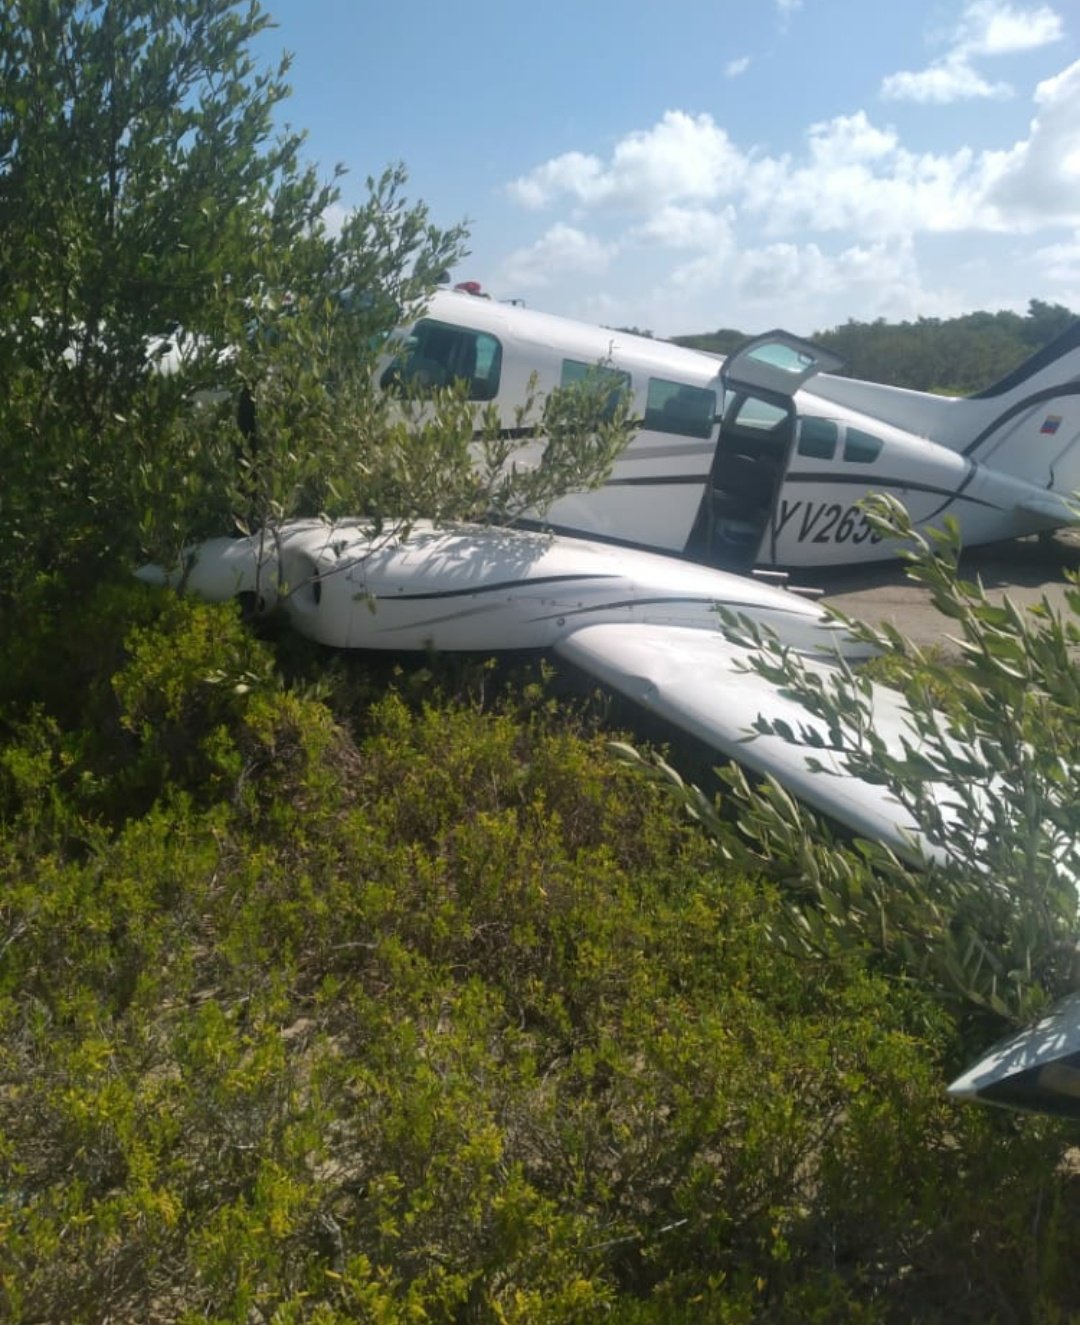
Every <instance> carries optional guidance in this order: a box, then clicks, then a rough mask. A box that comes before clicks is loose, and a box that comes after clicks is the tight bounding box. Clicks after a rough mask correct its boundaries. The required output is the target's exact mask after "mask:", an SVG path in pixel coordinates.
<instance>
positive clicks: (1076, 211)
mask: <svg viewBox="0 0 1080 1325" xmlns="http://www.w3.org/2000/svg"><path fill="white" fill-rule="evenodd" d="M1035 104H1036V106H1037V108H1038V113H1037V115H1036V116H1035V118H1034V119H1033V120H1032V121H1031V126H1030V132H1029V134H1028V137H1027V138H1026V139H1024V140H1023V141H1022V142H1019V143H1017V144H1016V145H1015V146H1014V147H1012V148H1011V149H1010V150H1009V151H1007V152H1000V153H993V154H988V156H987V159H986V173H987V177H988V187H987V198H988V201H989V202H990V203H992V204H993V206H994V207H995V208H996V209H997V211H998V213H999V215H1000V217H1001V220H1002V224H1004V225H1009V224H1011V225H1013V226H1015V227H1027V228H1030V227H1033V226H1037V225H1040V224H1046V223H1047V222H1050V221H1057V222H1061V223H1073V224H1080V60H1077V61H1076V62H1075V63H1073V64H1071V65H1069V67H1068V68H1067V69H1064V70H1062V72H1061V73H1059V74H1057V75H1055V76H1054V77H1053V78H1048V79H1046V80H1045V81H1044V82H1042V83H1040V84H1039V85H1038V87H1037V88H1036V89H1035Z"/></svg>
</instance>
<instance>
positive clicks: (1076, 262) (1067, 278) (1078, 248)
mask: <svg viewBox="0 0 1080 1325" xmlns="http://www.w3.org/2000/svg"><path fill="white" fill-rule="evenodd" d="M1030 261H1031V263H1032V264H1033V265H1034V266H1036V267H1038V268H1039V270H1040V271H1041V272H1042V273H1043V274H1044V275H1045V276H1046V278H1047V279H1048V280H1051V281H1055V282H1058V283H1059V284H1064V285H1071V286H1072V287H1073V288H1074V289H1077V288H1080V230H1077V231H1076V233H1075V234H1074V235H1073V237H1072V239H1071V240H1066V241H1065V242H1064V243H1062V244H1047V245H1046V246H1045V247H1044V248H1037V249H1036V250H1035V251H1034V252H1033V253H1032V254H1030Z"/></svg>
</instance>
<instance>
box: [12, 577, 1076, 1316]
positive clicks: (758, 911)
mask: <svg viewBox="0 0 1080 1325" xmlns="http://www.w3.org/2000/svg"><path fill="white" fill-rule="evenodd" d="M275 648H277V649H278V650H280V651H281V652H279V653H275ZM283 666H284V667H287V668H288V672H289V680H288V681H285V680H283V679H282V667H283ZM0 675H2V676H3V677H4V684H3V695H2V710H0V711H2V713H3V718H4V732H3V737H4V739H3V749H2V754H0V815H2V821H3V838H2V845H0V878H2V886H3V893H2V902H0V921H2V931H0V932H2V936H3V944H4V951H3V957H2V966H0V1055H2V1056H0V1071H2V1077H3V1087H2V1091H0V1191H2V1193H3V1201H2V1205H0V1221H2V1226H3V1237H2V1239H0V1303H2V1306H0V1314H2V1315H3V1316H4V1318H6V1319H10V1320H13V1321H28V1322H29V1321H41V1320H50V1321H52V1320H55V1321H77V1320H78V1321H81V1320H85V1321H96V1320H105V1319H109V1320H129V1321H139V1322H145V1321H151V1320H192V1321H193V1320H196V1319H211V1320H221V1321H252V1320H274V1321H282V1322H283V1321H301V1320H310V1321H320V1322H331V1321H342V1322H344V1321H351V1320H377V1321H403V1322H404V1321H421V1320H431V1321H454V1320H475V1321H484V1320H490V1321H502V1320H518V1321H547V1320H550V1321H581V1320H593V1319H595V1320H600V1319H618V1320H629V1321H642V1322H644V1321H656V1322H660V1321H664V1322H668V1321H677V1320H686V1321H690V1320H700V1319H713V1320H723V1321H729V1320H730V1321H742V1320H756V1319H776V1320H804V1319H820V1320H844V1319H848V1320H858V1321H864V1320H896V1321H900V1320H910V1319H916V1318H918V1319H941V1320H973V1321H974V1320H985V1319H992V1318H995V1317H996V1318H998V1319H1064V1318H1067V1317H1068V1314H1069V1312H1070V1311H1073V1310H1080V1300H1078V1298H1077V1295H1076V1277H1075V1273H1074V1264H1073V1254H1072V1252H1073V1245H1074V1241H1075V1234H1076V1229H1077V1227H1078V1218H1080V1211H1078V1210H1077V1208H1076V1200H1077V1186H1076V1181H1075V1176H1074V1173H1073V1167H1072V1164H1071V1162H1070V1159H1069V1155H1070V1151H1069V1145H1070V1142H1071V1136H1070V1132H1069V1130H1068V1129H1067V1128H1066V1127H1064V1126H1063V1125H1061V1124H1053V1123H1050V1122H1049V1121H1046V1120H1038V1119H1020V1118H1013V1117H1010V1116H1007V1115H996V1114H992V1113H990V1112H988V1111H983V1110H980V1109H974V1108H971V1107H957V1106H955V1105H953V1104H951V1103H950V1102H949V1101H948V1100H947V1098H946V1097H945V1095H944V1091H943V1083H944V1082H945V1081H946V1080H947V1079H948V1077H949V1074H950V1072H953V1071H954V1070H956V1069H958V1068H959V1067H960V1066H961V1065H962V1064H963V1062H964V1060H965V1058H966V1057H968V1056H970V1054H971V1053H972V1052H973V1051H974V1050H975V1049H976V1048H978V1047H981V1041H980V1038H979V1036H980V1034H981V1035H983V1036H985V1034H986V1026H985V1024H984V1025H982V1026H981V1027H978V1028H973V1027H972V1026H971V1024H970V1023H968V1022H966V1021H965V1019H964V1017H962V1016H961V1015H959V1014H958V1013H957V1011H956V1009H955V1007H953V1006H950V1004H949V1003H948V1002H947V1000H943V999H942V998H940V997H936V996H935V992H934V990H933V989H932V988H930V987H927V986H925V985H922V984H921V983H920V982H919V981H916V980H911V979H904V978H902V975H901V972H900V968H899V967H898V966H897V965H896V964H895V963H894V964H892V965H890V964H889V963H888V962H887V961H882V960H880V959H877V958H875V956H874V954H872V953H870V952H867V951H866V950H865V949H864V950H859V949H857V948H852V947H851V946H849V945H846V944H844V943H841V942H839V941H837V942H835V943H833V944H826V945H825V946H824V947H822V948H821V949H820V950H819V951H817V952H816V953H814V954H808V953H797V952H793V951H790V950H788V949H786V948H785V946H784V945H783V944H781V943H777V942H776V941H775V931H776V930H777V927H778V926H779V925H780V924H781V923H782V922H783V921H784V919H785V915H786V911H785V901H784V886H785V885H784V883H783V881H782V880H776V881H774V882H769V881H767V880H766V878H764V877H763V875H762V874H760V873H758V874H756V875H751V874H748V873H747V872H746V871H745V870H744V869H743V868H741V867H737V866H733V865H731V864H727V863H725V862H724V860H723V858H722V856H721V854H720V853H718V852H717V851H716V850H715V849H714V846H713V844H712V843H711V842H710V840H709V838H708V837H707V836H706V835H705V834H703V833H701V832H700V831H699V830H698V829H697V828H696V827H695V826H694V825H693V824H692V823H691V822H689V821H688V820H686V819H685V818H682V817H680V815H679V814H678V812H677V809H676V807H675V806H674V805H673V804H672V803H671V801H670V799H669V797H668V796H667V794H666V792H665V790H664V789H663V788H662V787H661V786H659V785H658V784H656V783H654V782H651V781H649V780H648V779H646V778H643V777H642V776H640V774H639V773H638V771H637V770H635V769H632V768H630V767H628V766H627V765H625V764H624V763H622V762H620V761H618V760H616V759H615V758H614V757H613V755H612V754H611V752H610V750H609V749H608V748H607V745H606V742H605V740H604V739H602V738H601V736H600V735H598V734H597V733H596V732H595V731H593V730H592V729H591V726H592V724H591V722H590V719H589V717H588V714H587V712H582V711H580V709H579V711H578V712H577V714H576V716H575V715H573V714H570V713H568V712H566V711H564V710H561V709H558V708H556V707H554V706H553V705H552V704H551V703H550V702H548V701H546V700H545V699H544V697H543V687H542V685H541V684H540V683H539V682H538V681H536V680H529V679H528V678H525V679H524V680H522V679H521V678H518V679H516V681H515V683H514V684H512V685H510V686H509V687H508V688H507V689H506V691H505V693H504V694H503V695H502V696H501V697H498V698H494V699H489V700H488V701H487V702H485V703H482V702H481V701H480V698H479V696H480V686H479V685H478V684H477V683H476V682H477V681H478V680H479V679H483V681H484V688H485V689H490V688H491V687H492V686H493V685H494V681H493V679H492V677H491V675H490V674H489V673H488V672H486V671H485V670H483V669H481V670H480V671H478V672H477V673H476V676H475V677H474V681H473V684H471V685H470V684H468V678H465V679H464V680H463V679H462V678H460V677H459V678H458V679H457V683H456V684H457V691H456V693H451V692H450V691H448V690H447V688H446V687H441V686H440V685H438V684H437V683H436V682H437V678H433V677H432V675H431V673H430V671H428V670H424V671H422V672H420V673H418V674H417V673H412V674H410V673H403V674H402V675H401V676H400V677H399V678H398V679H397V681H396V682H395V683H394V684H392V685H390V686H386V684H385V678H382V679H380V680H379V683H378V684H377V685H375V684H373V683H372V682H371V681H370V680H369V678H368V676H367V674H366V673H365V671H364V664H363V663H356V662H355V661H354V660H349V659H340V658H337V659H333V658H327V657H324V656H321V655H318V654H311V655H309V654H308V652H307V649H306V647H304V646H299V645H297V644H296V643H295V642H293V641H280V642H278V643H277V644H276V645H275V641H274V640H273V639H270V640H260V639H257V638H255V637H254V636H253V635H252V633H251V631H250V630H249V629H248V628H247V627H246V626H244V625H243V624H242V623H241V622H240V620H239V619H238V616H237V615H236V613H235V612H234V611H233V609H232V608H229V607H220V606H208V605H205V604H199V603H196V602H192V601H189V600H185V599H183V598H178V597H176V596H174V595H170V594H155V593H153V592H152V591H150V590H146V589H143V588H142V587H141V586H137V585H136V586H127V585H124V586H120V587H112V586H108V585H101V586H99V587H98V588H97V589H96V590H95V591H93V592H92V593H91V594H89V595H88V596H87V597H85V598H84V599H83V600H82V601H73V600H72V599H71V597H70V595H69V594H68V593H67V592H66V591H65V589H64V587H63V586H62V585H58V584H44V585H42V586H41V587H40V589H39V590H38V592H37V594H36V597H35V598H34V600H33V601H32V602H31V601H25V602H24V603H23V605H22V609H21V611H20V631H19V633H18V635H17V636H12V635H10V634H6V635H5V640H4V646H3V669H2V672H0ZM728 831H730V830H728ZM792 868H793V869H794V863H793V864H792ZM790 882H791V881H790V880H789V881H788V884H789V885H790ZM1055 1313H1057V1314H1055Z"/></svg>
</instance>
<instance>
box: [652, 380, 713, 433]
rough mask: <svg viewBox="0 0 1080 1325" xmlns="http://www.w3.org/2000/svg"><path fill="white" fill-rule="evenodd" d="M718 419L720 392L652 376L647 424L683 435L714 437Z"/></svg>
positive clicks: (656, 428)
mask: <svg viewBox="0 0 1080 1325" xmlns="http://www.w3.org/2000/svg"><path fill="white" fill-rule="evenodd" d="M715 421H716V392H715V391H707V390H705V389H704V388H702V387H697V386H683V385H682V383H680V382H665V381H664V380H663V379H662V378H659V377H650V378H649V396H648V400H647V401H646V405H645V427H646V428H654V429H655V430H656V431H657V432H673V433H677V434H678V435H679V436H681V437H711V436H712V430H713V425H714V423H715Z"/></svg>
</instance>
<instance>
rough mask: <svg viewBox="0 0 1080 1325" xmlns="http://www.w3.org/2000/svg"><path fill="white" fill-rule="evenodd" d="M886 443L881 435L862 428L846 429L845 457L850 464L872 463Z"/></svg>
mask: <svg viewBox="0 0 1080 1325" xmlns="http://www.w3.org/2000/svg"><path fill="white" fill-rule="evenodd" d="M884 445H885V443H884V441H883V440H882V439H881V438H880V437H875V436H874V434H873V433H872V432H864V431H863V429H862V428H845V429H844V459H845V461H846V462H847V463H848V464H849V465H872V464H873V463H874V461H875V460H876V459H877V458H878V456H879V455H880V454H881V449H882V447H883V446H884Z"/></svg>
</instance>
